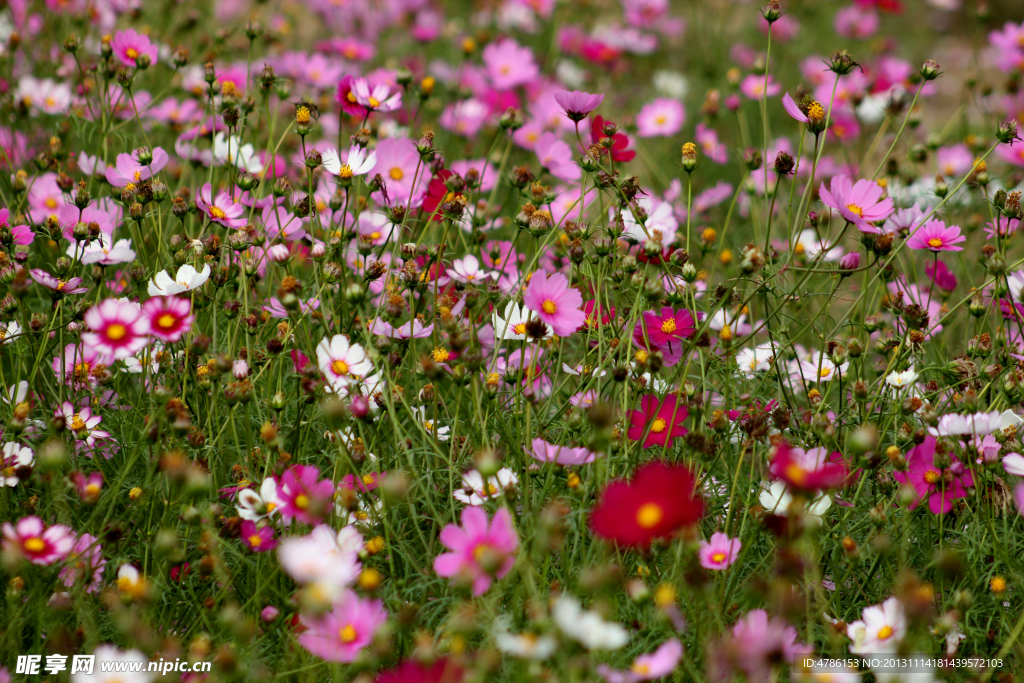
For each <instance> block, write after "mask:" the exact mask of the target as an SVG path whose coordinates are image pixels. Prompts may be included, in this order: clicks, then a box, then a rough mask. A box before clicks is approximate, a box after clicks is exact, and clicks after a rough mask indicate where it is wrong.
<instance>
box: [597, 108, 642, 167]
mask: <svg viewBox="0 0 1024 683" xmlns="http://www.w3.org/2000/svg"><path fill="white" fill-rule="evenodd" d="M605 123H606V122H605V120H604V119H603V118H601V117H600V116H598V115H596V114H595V115H594V120H593V122H591V124H590V142H591V143H593V144H595V145H596V144H597V143H599V142H601V139H602V138H606V137H608V136H607V135H605V134H604V124H605ZM607 123H612V122H611V121H608V122H607ZM612 125H615V124H614V123H612ZM627 147H629V138H628V137H627V136H626V134H625V133H623V132H621V131H620V132H617V133H615V135H613V136H612V146H611V149H610V150H609V151H610V152H611V154H612V161H632V160H633V157H635V156H636V151H634V150H632V149H626V148H627Z"/></svg>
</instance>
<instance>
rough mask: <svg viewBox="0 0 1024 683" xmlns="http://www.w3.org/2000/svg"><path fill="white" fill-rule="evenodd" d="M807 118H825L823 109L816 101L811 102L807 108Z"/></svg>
mask: <svg viewBox="0 0 1024 683" xmlns="http://www.w3.org/2000/svg"><path fill="white" fill-rule="evenodd" d="M807 118H809V119H823V118H825V107H823V106H821V103H820V102H818V101H817V100H814V101H813V102H811V106H809V107H807Z"/></svg>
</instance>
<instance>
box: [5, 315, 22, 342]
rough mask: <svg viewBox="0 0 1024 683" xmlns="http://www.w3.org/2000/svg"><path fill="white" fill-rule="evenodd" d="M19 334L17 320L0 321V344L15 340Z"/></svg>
mask: <svg viewBox="0 0 1024 683" xmlns="http://www.w3.org/2000/svg"><path fill="white" fill-rule="evenodd" d="M20 334H21V325H19V324H18V321H17V320H11V321H9V322H6V323H0V346H3V345H4V344H10V343H11V342H14V341H17V340H18V338H19V337H18V335H20Z"/></svg>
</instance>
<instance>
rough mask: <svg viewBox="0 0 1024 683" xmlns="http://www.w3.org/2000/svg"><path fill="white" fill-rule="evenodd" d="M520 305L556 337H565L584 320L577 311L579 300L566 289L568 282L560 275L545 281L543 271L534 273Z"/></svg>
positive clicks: (581, 313)
mask: <svg viewBox="0 0 1024 683" xmlns="http://www.w3.org/2000/svg"><path fill="white" fill-rule="evenodd" d="M523 303H524V304H525V305H526V307H527V308H529V309H530V310H531V311H533V312H534V313H536V314H537V317H539V318H540V319H541V320H543V321H544V322H545V323H547V324H548V326H550V327H551V330H552V331H553V332H554V333H555V334H556V335H558V336H559V337H568V336H569V335H571V334H572V333H573V332H575V331H576V328H578V327H579V326H580V325H582V324H583V322H584V321H585V320H586V319H587V314H586V313H584V312H583V311H581V310H580V306H581V305H583V296H582V295H580V293H579V290H577V289H575V288H572V287H570V286H569V279H568V278H566V277H565V276H564V275H562V274H561V273H555V274H554V275H551V276H550V277H548V274H547V273H545V272H544V271H543V270H536V271H534V273H533V275H532V276H531V277H530V284H529V285H527V287H526V293H525V294H524V295H523Z"/></svg>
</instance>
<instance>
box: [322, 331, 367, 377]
mask: <svg viewBox="0 0 1024 683" xmlns="http://www.w3.org/2000/svg"><path fill="white" fill-rule="evenodd" d="M316 358H317V366H318V367H319V368H320V371H321V372H323V373H324V375H326V376H327V381H328V382H330V383H331V384H332V385H335V386H347V385H348V384H350V383H351V382H353V381H355V380H357V379H358V378H361V377H365V376H366V375H368V374H370V373H371V372H372V371H373V364H372V363H371V362H370V360H369V359H368V358H367V357H366V352H365V351H364V350H363V347H362V346H360V345H359V344H350V343H349V341H348V338H347V337H345V335H342V334H336V335H334V336H333V337H331V338H330V339H328V338H327V337H324V338H323V339H321V340H320V343H319V344H317V347H316Z"/></svg>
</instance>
